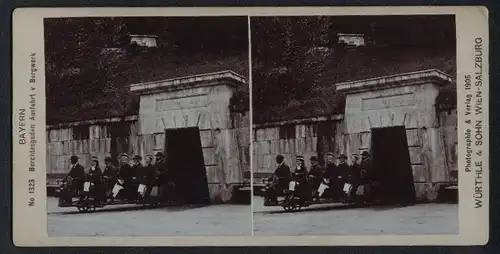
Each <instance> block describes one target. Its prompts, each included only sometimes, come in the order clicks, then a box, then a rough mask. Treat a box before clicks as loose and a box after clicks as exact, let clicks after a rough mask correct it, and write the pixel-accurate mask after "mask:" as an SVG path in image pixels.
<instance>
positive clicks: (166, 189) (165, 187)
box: [153, 152, 175, 201]
mask: <svg viewBox="0 0 500 254" xmlns="http://www.w3.org/2000/svg"><path fill="white" fill-rule="evenodd" d="M155 157H156V163H155V165H154V166H153V168H154V171H155V175H156V181H155V182H154V184H153V185H154V186H157V187H159V188H160V195H161V198H162V200H163V201H174V193H173V192H174V191H175V188H174V186H173V182H172V180H173V179H172V177H171V175H170V172H169V170H168V168H167V162H166V160H165V155H164V154H163V153H162V152H157V153H156V154H155Z"/></svg>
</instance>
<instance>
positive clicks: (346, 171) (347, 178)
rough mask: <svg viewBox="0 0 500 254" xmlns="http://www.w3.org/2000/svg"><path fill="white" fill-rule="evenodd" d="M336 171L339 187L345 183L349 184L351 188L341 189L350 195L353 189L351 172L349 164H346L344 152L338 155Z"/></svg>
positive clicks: (342, 186)
mask: <svg viewBox="0 0 500 254" xmlns="http://www.w3.org/2000/svg"><path fill="white" fill-rule="evenodd" d="M337 171H338V180H339V181H338V184H339V185H340V187H341V188H344V185H345V184H350V185H351V188H349V189H345V190H344V189H343V191H344V193H346V194H347V195H348V196H350V195H351V193H352V191H353V188H352V181H353V172H352V168H351V166H349V164H347V156H346V155H345V154H341V155H339V165H337Z"/></svg>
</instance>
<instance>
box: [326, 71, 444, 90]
mask: <svg viewBox="0 0 500 254" xmlns="http://www.w3.org/2000/svg"><path fill="white" fill-rule="evenodd" d="M452 81H453V78H452V77H451V76H450V75H448V74H446V73H444V72H442V71H440V70H436V69H430V70H423V71H417V72H410V73H403V74H396V75H391V76H382V77H376V78H370V79H363V80H356V81H349V82H343V83H338V84H336V85H335V86H336V88H337V91H339V92H344V93H359V92H365V91H373V90H381V89H387V88H393V87H401V86H410V85H418V84H423V83H429V82H431V83H434V84H437V85H446V84H448V83H451V82H452Z"/></svg>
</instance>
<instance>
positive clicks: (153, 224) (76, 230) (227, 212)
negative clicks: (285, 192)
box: [47, 198, 252, 236]
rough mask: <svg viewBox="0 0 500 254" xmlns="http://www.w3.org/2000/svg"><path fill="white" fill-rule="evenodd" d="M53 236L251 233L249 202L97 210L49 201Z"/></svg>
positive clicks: (50, 228) (238, 234)
mask: <svg viewBox="0 0 500 254" xmlns="http://www.w3.org/2000/svg"><path fill="white" fill-rule="evenodd" d="M47 212H48V214H47V217H48V218H47V220H48V225H47V226H48V233H49V236H208V235H210V236H245V235H246V236H249V235H251V234H252V224H251V223H252V221H251V211H250V206H249V205H212V206H206V207H199V208H174V207H163V208H156V209H145V208H140V207H138V206H134V205H120V206H107V207H104V208H101V209H98V210H97V211H96V212H93V213H78V211H77V209H76V208H75V207H69V208H60V207H57V199H56V198H48V200H47Z"/></svg>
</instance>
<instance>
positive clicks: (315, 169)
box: [308, 156, 325, 198]
mask: <svg viewBox="0 0 500 254" xmlns="http://www.w3.org/2000/svg"><path fill="white" fill-rule="evenodd" d="M310 160H311V170H309V174H308V177H309V179H310V182H311V187H312V189H313V190H316V191H315V194H317V190H318V187H319V185H320V184H321V182H322V181H323V176H324V171H325V169H324V168H323V167H322V166H321V165H319V163H318V157H316V156H311V158H310ZM318 198H319V197H318Z"/></svg>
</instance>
